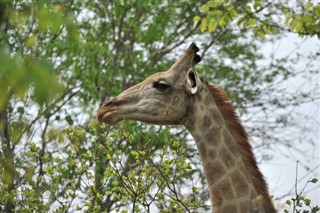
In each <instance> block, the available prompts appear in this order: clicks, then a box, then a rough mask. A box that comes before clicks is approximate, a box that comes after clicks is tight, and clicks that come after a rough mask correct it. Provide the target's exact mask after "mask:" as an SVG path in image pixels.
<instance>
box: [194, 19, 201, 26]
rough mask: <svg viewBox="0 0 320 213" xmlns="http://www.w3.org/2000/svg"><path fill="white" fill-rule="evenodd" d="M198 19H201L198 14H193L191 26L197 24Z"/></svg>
mask: <svg viewBox="0 0 320 213" xmlns="http://www.w3.org/2000/svg"><path fill="white" fill-rule="evenodd" d="M200 19H201V18H200V16H194V17H193V27H196V26H197V24H198V23H199V21H200Z"/></svg>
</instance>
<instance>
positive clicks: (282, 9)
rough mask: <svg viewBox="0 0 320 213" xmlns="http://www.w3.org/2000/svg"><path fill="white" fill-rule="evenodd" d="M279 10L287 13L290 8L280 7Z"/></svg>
mask: <svg viewBox="0 0 320 213" xmlns="http://www.w3.org/2000/svg"><path fill="white" fill-rule="evenodd" d="M281 11H282V12H283V13H284V14H288V13H289V12H290V11H291V10H290V9H289V8H288V7H282V8H281Z"/></svg>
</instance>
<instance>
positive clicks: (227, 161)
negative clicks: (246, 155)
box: [219, 147, 235, 168]
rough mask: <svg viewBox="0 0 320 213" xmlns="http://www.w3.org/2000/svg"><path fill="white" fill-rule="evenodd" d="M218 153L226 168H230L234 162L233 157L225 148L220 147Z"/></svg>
mask: <svg viewBox="0 0 320 213" xmlns="http://www.w3.org/2000/svg"><path fill="white" fill-rule="evenodd" d="M219 154H220V158H221V159H222V161H223V163H224V165H225V166H226V167H227V168H230V167H232V166H233V165H234V164H235V159H234V157H233V155H232V154H231V153H230V152H229V150H228V149H227V148H225V147H222V148H221V150H220V152H219Z"/></svg>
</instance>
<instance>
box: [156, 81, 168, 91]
mask: <svg viewBox="0 0 320 213" xmlns="http://www.w3.org/2000/svg"><path fill="white" fill-rule="evenodd" d="M153 87H154V88H155V89H156V90H158V91H160V92H164V91H166V90H167V89H168V88H169V87H170V86H169V85H168V84H166V83H164V82H161V81H159V82H155V83H153Z"/></svg>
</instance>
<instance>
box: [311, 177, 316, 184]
mask: <svg viewBox="0 0 320 213" xmlns="http://www.w3.org/2000/svg"><path fill="white" fill-rule="evenodd" d="M310 182H311V183H317V182H318V179H317V178H312V179H311V180H310Z"/></svg>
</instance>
